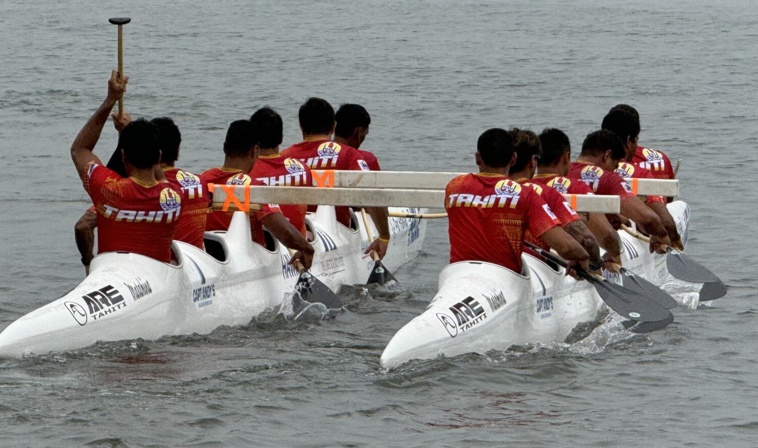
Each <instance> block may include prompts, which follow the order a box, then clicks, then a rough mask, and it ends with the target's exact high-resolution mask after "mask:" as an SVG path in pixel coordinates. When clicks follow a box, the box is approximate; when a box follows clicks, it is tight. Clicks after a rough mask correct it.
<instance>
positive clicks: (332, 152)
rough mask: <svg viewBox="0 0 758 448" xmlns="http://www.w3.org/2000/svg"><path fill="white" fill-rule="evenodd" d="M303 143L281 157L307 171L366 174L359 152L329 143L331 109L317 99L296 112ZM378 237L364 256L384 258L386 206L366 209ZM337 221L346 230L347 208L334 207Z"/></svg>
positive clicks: (323, 101) (332, 120) (386, 235)
mask: <svg viewBox="0 0 758 448" xmlns="http://www.w3.org/2000/svg"><path fill="white" fill-rule="evenodd" d="M298 120H299V121H300V130H301V131H302V133H303V141H302V142H300V143H296V144H294V145H292V146H290V147H289V148H287V149H285V150H284V151H282V156H284V157H292V158H294V159H297V160H299V161H301V162H303V163H304V164H306V165H308V166H309V167H310V168H311V169H314V170H316V169H331V170H363V171H370V169H369V166H368V164H367V163H366V161H365V160H363V158H362V156H361V153H360V152H359V151H358V150H357V149H355V148H353V147H351V146H348V145H344V144H340V143H337V142H335V141H333V140H332V134H333V133H334V128H335V125H336V123H335V120H334V108H332V106H331V104H329V102H327V101H326V100H324V99H321V98H308V100H307V101H306V102H305V103H303V105H302V106H300V110H299V111H298ZM366 211H367V212H368V214H369V215H371V219H372V221H374V225H375V226H376V229H377V230H378V232H379V236H378V237H377V238H376V239H375V240H374V241H373V242H371V244H369V246H368V248H367V249H366V251H365V253H366V254H368V253H370V252H371V251H374V252H375V253H376V254H377V255H378V256H379V258H384V255H385V254H386V253H387V245H388V244H389V241H390V227H389V216H388V214H387V207H366ZM336 214H337V221H338V222H340V223H341V224H343V225H345V226H347V227H350V216H351V212H350V207H336Z"/></svg>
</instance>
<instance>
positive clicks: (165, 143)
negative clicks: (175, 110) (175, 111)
mask: <svg viewBox="0 0 758 448" xmlns="http://www.w3.org/2000/svg"><path fill="white" fill-rule="evenodd" d="M150 123H153V124H154V125H155V126H156V127H157V128H158V144H159V145H160V147H161V162H164V163H171V162H175V161H176V159H178V158H179V145H181V143H182V134H181V132H179V127H178V126H177V125H176V123H174V120H172V119H171V118H169V117H158V118H153V119H152V120H150Z"/></svg>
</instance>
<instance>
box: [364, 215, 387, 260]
mask: <svg viewBox="0 0 758 448" xmlns="http://www.w3.org/2000/svg"><path fill="white" fill-rule="evenodd" d="M366 212H368V214H369V215H370V216H371V220H372V221H374V225H375V226H376V230H377V231H378V232H379V238H377V239H375V240H374V241H372V242H371V244H369V246H368V248H367V249H366V252H365V253H369V252H371V251H372V250H373V251H374V252H376V254H377V256H379V259H382V258H384V255H385V254H386V253H387V245H388V244H389V240H390V226H389V223H388V221H387V220H388V218H389V214H388V212H387V207H366Z"/></svg>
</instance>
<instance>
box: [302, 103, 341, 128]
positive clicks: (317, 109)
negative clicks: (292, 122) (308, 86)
mask: <svg viewBox="0 0 758 448" xmlns="http://www.w3.org/2000/svg"><path fill="white" fill-rule="evenodd" d="M297 117H298V119H299V120H300V128H301V129H302V130H303V134H305V135H314V134H329V133H331V132H332V126H334V108H333V107H332V105H331V104H329V102H327V101H326V100H324V99H321V98H315V97H311V98H308V101H306V102H305V103H303V105H302V106H300V111H299V112H298V114H297Z"/></svg>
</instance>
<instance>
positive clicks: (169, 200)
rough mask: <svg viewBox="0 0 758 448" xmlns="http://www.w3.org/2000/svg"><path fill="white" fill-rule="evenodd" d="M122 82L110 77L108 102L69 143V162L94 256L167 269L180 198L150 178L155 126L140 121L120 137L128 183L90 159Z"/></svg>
mask: <svg viewBox="0 0 758 448" xmlns="http://www.w3.org/2000/svg"><path fill="white" fill-rule="evenodd" d="M128 80H129V78H128V77H124V78H120V77H119V75H118V73H117V72H116V71H113V72H112V73H111V78H110V80H109V81H108V96H107V97H106V99H105V101H104V102H103V104H102V105H101V106H100V107H99V108H98V109H97V110H96V111H95V113H94V114H93V115H92V117H90V119H89V120H88V121H87V123H86V124H85V125H84V127H83V128H82V129H81V130H80V131H79V134H78V135H77V136H76V139H74V142H73V144H72V145H71V158H72V159H73V161H74V166H76V169H77V171H78V172H79V176H80V177H81V178H82V181H83V183H84V188H85V189H86V190H87V192H88V193H89V195H90V197H91V198H92V202H93V203H94V205H95V209H96V211H97V227H98V229H99V231H98V248H99V251H100V252H101V253H102V252H112V251H126V252H133V253H137V254H142V255H145V256H148V257H151V258H154V259H156V260H159V261H163V262H165V263H168V262H170V261H171V249H170V247H171V240H172V239H173V237H174V232H175V230H176V225H177V222H178V220H179V216H180V214H181V209H182V203H181V202H182V197H181V194H180V193H179V192H178V191H176V190H175V189H173V188H172V187H171V185H170V184H169V183H168V182H167V181H165V180H163V181H160V180H158V179H157V178H156V177H155V172H156V169H159V167H158V163H159V161H160V148H159V142H158V129H157V128H156V126H155V125H154V124H152V123H150V122H148V121H146V120H143V119H140V120H137V121H134V122H131V123H129V124H128V125H127V126H126V127H125V128H124V129H123V131H122V132H121V135H120V136H119V140H118V149H119V150H120V151H121V153H122V157H123V159H124V165H125V167H126V172H127V174H128V175H129V177H128V178H122V177H121V176H120V175H118V174H117V173H115V172H113V171H111V170H109V169H108V168H107V167H105V166H103V164H102V162H101V161H100V159H99V158H98V157H97V156H96V155H94V154H93V153H92V151H93V149H94V148H95V145H96V144H97V141H98V139H99V138H100V134H101V132H102V130H103V126H104V125H105V122H106V121H107V120H108V115H109V114H110V112H111V110H112V109H113V106H115V104H116V102H117V101H118V99H119V98H121V96H122V95H123V93H124V92H125V91H126V84H127V82H128Z"/></svg>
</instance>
